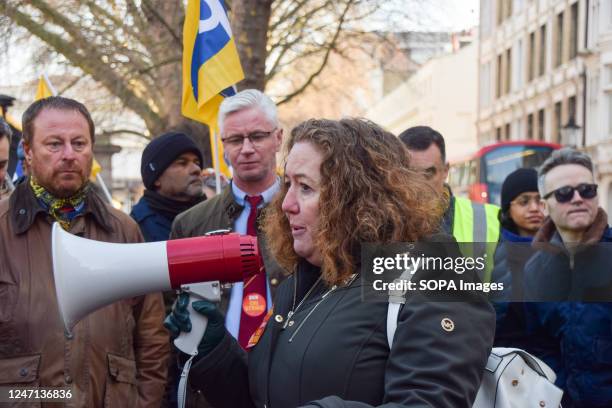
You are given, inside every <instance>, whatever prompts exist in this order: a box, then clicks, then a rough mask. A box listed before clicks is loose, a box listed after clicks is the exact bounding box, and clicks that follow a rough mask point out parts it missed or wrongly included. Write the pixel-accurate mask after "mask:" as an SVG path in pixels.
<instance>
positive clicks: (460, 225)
mask: <svg viewBox="0 0 612 408" xmlns="http://www.w3.org/2000/svg"><path fill="white" fill-rule="evenodd" d="M454 198H455V211H454V213H453V236H454V237H455V239H456V240H457V242H472V243H473V246H472V248H471V251H470V250H468V249H467V248H466V246H465V245H461V248H462V250H463V252H464V253H463V255H464V256H482V255H483V254H486V262H485V270H484V273H483V275H482V276H481V278H482V281H483V282H490V281H491V272H492V271H493V266H494V265H493V256H494V254H495V248H496V246H497V245H494V244H496V243H497V241H498V240H499V231H500V225H499V220H498V218H497V214H498V213H499V211H500V208H499V207H498V206H496V205H493V204H481V203H475V202H473V201H470V200H468V199H467V198H463V197H457V196H455V197H454ZM487 244H488V245H487ZM466 252H471V253H466Z"/></svg>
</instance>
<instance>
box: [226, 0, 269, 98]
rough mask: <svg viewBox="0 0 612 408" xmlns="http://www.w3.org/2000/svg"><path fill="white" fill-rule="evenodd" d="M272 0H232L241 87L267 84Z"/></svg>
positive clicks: (262, 88) (261, 89)
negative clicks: (240, 66) (240, 71)
mask: <svg viewBox="0 0 612 408" xmlns="http://www.w3.org/2000/svg"><path fill="white" fill-rule="evenodd" d="M271 10H272V0H234V1H232V31H233V34H234V38H235V39H236V45H237V47H238V54H239V55H240V63H241V64H242V70H243V71H244V76H245V77H244V80H243V81H240V83H239V85H238V86H239V88H240V89H248V88H255V89H259V90H260V91H263V90H264V88H265V87H266V58H267V56H268V52H267V43H268V26H269V23H270V13H271Z"/></svg>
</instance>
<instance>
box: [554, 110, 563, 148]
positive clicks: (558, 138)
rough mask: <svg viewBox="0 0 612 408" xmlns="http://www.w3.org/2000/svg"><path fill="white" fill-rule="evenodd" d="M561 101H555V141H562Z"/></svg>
mask: <svg viewBox="0 0 612 408" xmlns="http://www.w3.org/2000/svg"><path fill="white" fill-rule="evenodd" d="M561 108H562V106H561V101H559V102H557V103H555V118H554V122H553V131H552V137H553V141H556V142H559V141H561Z"/></svg>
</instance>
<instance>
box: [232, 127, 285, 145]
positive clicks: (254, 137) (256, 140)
mask: <svg viewBox="0 0 612 408" xmlns="http://www.w3.org/2000/svg"><path fill="white" fill-rule="evenodd" d="M275 131H276V128H274V129H272V130H271V131H269V132H264V131H261V130H258V131H255V132H252V133H249V134H248V135H232V136H229V137H226V138H225V139H221V141H222V142H223V143H224V144H225V145H226V147H228V148H230V149H237V148H239V147H241V146H242V145H243V144H244V139H249V142H251V144H252V145H253V146H255V147H260V146H261V145H262V144H263V143H264V142H265V140H266V139H268V138H269V137H270V136H271V135H272V133H274V132H275Z"/></svg>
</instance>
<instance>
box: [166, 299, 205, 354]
mask: <svg viewBox="0 0 612 408" xmlns="http://www.w3.org/2000/svg"><path fill="white" fill-rule="evenodd" d="M201 299H202V298H200V297H199V296H195V295H193V294H190V295H189V305H187V310H188V311H189V319H190V320H191V331H190V332H189V333H186V332H182V333H181V334H180V336H178V337H177V338H176V339H174V345H175V346H176V347H177V348H178V349H179V350H181V351H182V352H183V353H185V354H190V355H192V356H193V355H195V354H197V352H198V344H200V341H202V337H203V336H204V332H205V331H206V326H207V325H208V318H207V317H206V316H202V315H201V314H200V313H198V312H196V311H195V310H193V307H192V306H191V304H192V303H193V302H194V301H196V300H201Z"/></svg>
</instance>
